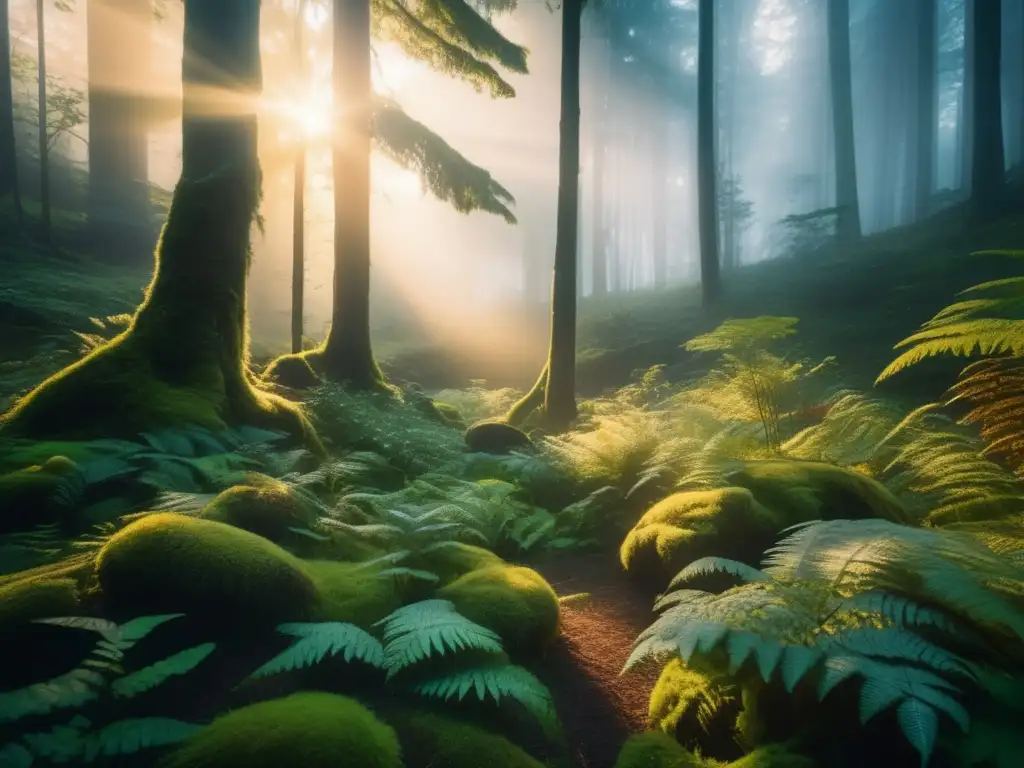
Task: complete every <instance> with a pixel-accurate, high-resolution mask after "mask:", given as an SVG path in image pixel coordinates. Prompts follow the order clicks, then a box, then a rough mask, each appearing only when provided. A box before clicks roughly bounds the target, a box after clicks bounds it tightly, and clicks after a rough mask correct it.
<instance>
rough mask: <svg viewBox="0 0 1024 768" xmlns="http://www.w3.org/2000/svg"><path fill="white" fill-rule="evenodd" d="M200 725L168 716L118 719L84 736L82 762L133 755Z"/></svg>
mask: <svg viewBox="0 0 1024 768" xmlns="http://www.w3.org/2000/svg"><path fill="white" fill-rule="evenodd" d="M200 728H202V726H201V725H196V724H194V723H186V722H182V721H181V720H173V719H171V718H167V717H138V718H132V719H128V720H119V721H117V722H116V723H111V724H110V725H107V726H104V727H103V728H101V729H100V730H99V731H98V732H96V733H94V734H90V735H89V736H87V737H86V739H85V744H84V747H85V749H84V753H85V761H86V762H88V763H91V762H93V761H94V760H95V759H96V758H97V757H116V756H118V755H133V754H135V753H136V752H139V751H140V750H143V749H151V748H153V747H166V746H169V745H171V744H177V743H179V742H182V741H185V739H188V738H189V737H191V736H192V735H193V734H195V733H197V732H198V731H199V730H200Z"/></svg>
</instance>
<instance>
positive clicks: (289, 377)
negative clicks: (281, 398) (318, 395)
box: [262, 352, 323, 390]
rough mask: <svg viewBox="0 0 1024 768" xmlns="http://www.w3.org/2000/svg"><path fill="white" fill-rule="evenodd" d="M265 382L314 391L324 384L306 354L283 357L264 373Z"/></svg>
mask: <svg viewBox="0 0 1024 768" xmlns="http://www.w3.org/2000/svg"><path fill="white" fill-rule="evenodd" d="M262 378H263V380H264V381H269V382H272V383H274V384H277V385H278V386H281V387H287V388H288V389H298V390H302V389H312V388H313V387H316V386H319V385H320V384H322V383H323V382H322V381H321V379H320V377H319V376H317V373H316V371H314V370H313V367H312V366H311V365H310V364H309V361H308V360H307V359H306V355H305V354H304V353H301V352H300V353H298V354H292V355H282V356H281V357H278V358H276V359H275V360H274V361H273V362H271V363H270V365H268V366H267V368H266V370H265V371H263V377H262Z"/></svg>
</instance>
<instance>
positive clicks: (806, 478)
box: [729, 459, 911, 525]
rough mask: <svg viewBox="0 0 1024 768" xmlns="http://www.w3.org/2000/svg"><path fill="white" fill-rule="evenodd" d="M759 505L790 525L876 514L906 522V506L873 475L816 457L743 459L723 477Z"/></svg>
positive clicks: (893, 520)
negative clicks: (766, 507) (740, 464)
mask: <svg viewBox="0 0 1024 768" xmlns="http://www.w3.org/2000/svg"><path fill="white" fill-rule="evenodd" d="M729 482H730V483H732V484H733V485H738V486H740V487H742V488H746V489H747V490H749V491H750V492H751V493H753V494H754V496H755V497H756V498H757V500H758V501H760V502H761V503H762V504H764V505H766V506H768V507H770V508H771V509H772V510H774V511H776V512H777V513H778V514H780V515H782V514H784V515H786V516H787V517H788V518H789V519H790V522H789V523H788V524H790V525H792V524H795V523H798V522H803V521H805V520H819V519H820V520H854V519H859V518H869V517H878V518H882V519H884V520H890V521H892V522H896V523H907V522H911V520H910V517H909V515H908V513H907V511H906V510H905V509H904V508H903V505H902V504H900V502H899V500H898V499H897V498H896V497H895V496H893V495H892V493H890V492H889V490H888V489H887V488H886V487H885V486H884V485H882V484H881V483H879V482H878V481H877V480H875V479H874V478H871V477H868V476H867V475H864V474H861V473H860V472H855V471H854V470H852V469H846V468H844V467H837V466H836V465H834V464H827V463H824V462H819V461H797V460H785V459H769V460H765V461H749V462H747V463H746V464H745V465H744V466H743V468H742V469H740V470H738V471H736V472H734V473H732V474H731V475H730V476H729Z"/></svg>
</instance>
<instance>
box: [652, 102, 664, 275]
mask: <svg viewBox="0 0 1024 768" xmlns="http://www.w3.org/2000/svg"><path fill="white" fill-rule="evenodd" d="M650 120H651V147H650V149H651V185H652V188H651V195H652V198H653V200H652V202H653V203H654V205H653V207H652V211H651V224H652V226H653V228H654V234H653V236H652V238H651V250H652V254H651V261H652V266H653V271H654V287H655V288H663V287H664V286H665V285H667V284H668V116H667V115H666V114H665V113H664V111H662V110H661V109H660V108H659V107H657V106H655V107H654V109H653V112H652V114H651V118H650Z"/></svg>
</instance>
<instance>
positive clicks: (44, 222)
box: [36, 0, 51, 244]
mask: <svg viewBox="0 0 1024 768" xmlns="http://www.w3.org/2000/svg"><path fill="white" fill-rule="evenodd" d="M45 8H46V3H45V2H44V0H36V55H37V57H38V59H37V66H38V70H37V72H38V78H39V92H38V99H39V126H38V127H39V212H40V219H39V234H40V237H41V238H42V241H43V242H44V243H47V244H49V242H50V235H51V232H50V230H51V226H50V156H49V152H50V138H49V132H48V130H47V124H46V123H47V104H46V13H45Z"/></svg>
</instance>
